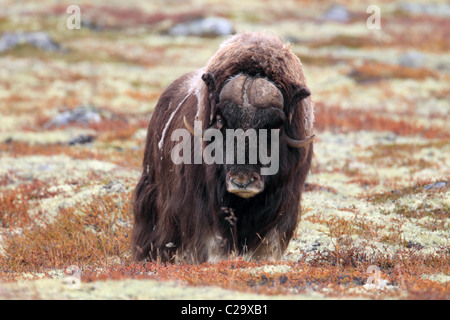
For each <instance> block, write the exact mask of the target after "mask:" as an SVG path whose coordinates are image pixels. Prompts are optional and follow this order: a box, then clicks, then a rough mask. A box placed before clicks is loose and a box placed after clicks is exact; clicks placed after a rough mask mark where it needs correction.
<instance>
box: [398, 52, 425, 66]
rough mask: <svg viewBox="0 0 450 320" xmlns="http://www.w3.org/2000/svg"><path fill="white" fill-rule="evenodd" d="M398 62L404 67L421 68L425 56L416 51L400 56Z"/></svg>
mask: <svg viewBox="0 0 450 320" xmlns="http://www.w3.org/2000/svg"><path fill="white" fill-rule="evenodd" d="M398 62H399V64H400V65H402V66H405V67H411V68H421V67H423V64H424V62H425V56H424V55H423V54H422V53H420V52H417V51H409V52H407V53H405V54H403V55H401V56H400V58H399V60H398Z"/></svg>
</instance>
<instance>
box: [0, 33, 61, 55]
mask: <svg viewBox="0 0 450 320" xmlns="http://www.w3.org/2000/svg"><path fill="white" fill-rule="evenodd" d="M21 44H29V45H32V46H34V47H36V48H38V49H41V50H45V51H62V49H61V46H60V45H59V44H57V43H56V42H54V41H53V40H52V38H51V37H50V36H49V35H48V34H47V33H46V32H42V31H37V32H14V33H10V32H5V33H3V35H2V37H1V38H0V52H5V51H7V50H9V49H12V48H14V47H17V46H19V45H21Z"/></svg>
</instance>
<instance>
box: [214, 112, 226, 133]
mask: <svg viewBox="0 0 450 320" xmlns="http://www.w3.org/2000/svg"><path fill="white" fill-rule="evenodd" d="M216 123H217V129H219V130H220V129H222V127H223V125H224V123H225V121H224V120H223V118H222V116H220V115H218V116H216Z"/></svg>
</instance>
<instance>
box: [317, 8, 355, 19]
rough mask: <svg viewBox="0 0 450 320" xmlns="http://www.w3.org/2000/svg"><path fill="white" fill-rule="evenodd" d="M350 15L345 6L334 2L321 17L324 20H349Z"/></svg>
mask: <svg viewBox="0 0 450 320" xmlns="http://www.w3.org/2000/svg"><path fill="white" fill-rule="evenodd" d="M350 17H351V14H350V12H349V11H348V9H347V8H346V7H345V6H343V5H340V4H336V5H334V6H332V7H331V8H330V9H329V10H328V11H327V12H325V14H324V15H323V16H322V19H324V20H326V21H336V22H348V21H350Z"/></svg>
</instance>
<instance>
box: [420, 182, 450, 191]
mask: <svg viewBox="0 0 450 320" xmlns="http://www.w3.org/2000/svg"><path fill="white" fill-rule="evenodd" d="M446 186H447V182H446V181H440V182H435V183H431V184H427V185H425V186H423V188H424V189H425V190H434V189H440V188H445V187H446Z"/></svg>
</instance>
